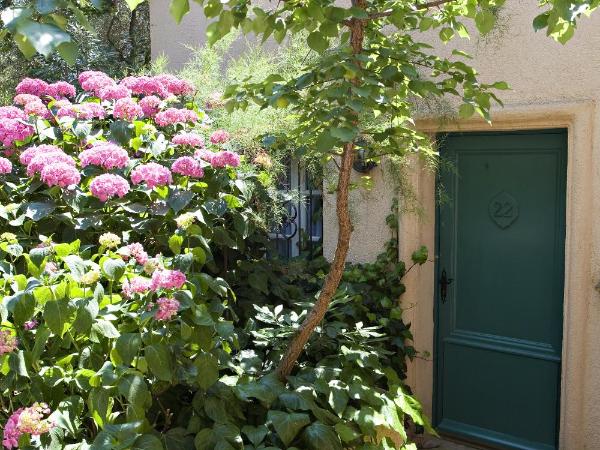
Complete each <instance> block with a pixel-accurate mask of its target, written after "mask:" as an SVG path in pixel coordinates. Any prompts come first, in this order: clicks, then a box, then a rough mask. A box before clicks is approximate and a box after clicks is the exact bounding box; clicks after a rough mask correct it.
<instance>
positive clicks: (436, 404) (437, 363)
mask: <svg viewBox="0 0 600 450" xmlns="http://www.w3.org/2000/svg"><path fill="white" fill-rule="evenodd" d="M568 133H569V131H568V128H566V127H561V128H555V127H553V128H542V129H530V130H488V131H482V130H479V131H468V132H465V131H460V132H443V133H437V134H436V135H435V139H436V142H441V140H442V139H443V138H444V137H445V136H451V135H458V136H460V135H462V136H480V137H482V136H486V135H488V136H490V137H493V136H499V137H501V136H506V135H512V136H518V135H523V136H531V135H536V134H562V135H564V136H566V138H567V141H568V137H569V135H568ZM442 147H443V144H440V146H439V148H440V149H441V148H442ZM564 150H566V151H567V152H568V149H567V148H565V149H564ZM565 156H567V158H568V155H565ZM567 158H565V160H564V164H566V165H567V167H566V168H565V169H566V170H565V173H564V177H563V176H561V179H560V181H561V184H562V183H564V185H563V186H564V187H563V189H564V191H563V193H562V195H561V196H560V197H561V199H562V201H564V202H565V204H564V206H563V208H564V214H565V216H564V218H563V219H562V220H561V222H562V225H563V227H564V228H563V229H564V231H565V233H566V191H567V186H566V171H567V170H568V160H567ZM457 176H458V175H457ZM440 186H441V184H440V174H439V172H438V173H436V176H435V187H436V192H439V188H440ZM440 215H441V207H440V205H439V203H438V204H437V205H436V208H435V249H436V252H435V261H434V281H435V283H434V284H435V285H434V300H433V302H434V303H433V314H434V330H433V392H432V397H433V400H432V401H433V405H432V415H431V418H432V423H433V424H436V423H438V422H439V421H440V420H441V419H442V415H441V410H440V409H441V401H442V399H441V395H442V392H441V389H440V385H441V384H442V376H443V375H442V370H443V367H442V361H441V354H440V353H438V344H439V343H440V342H439V339H440V335H439V332H440V331H439V330H440V327H439V323H440V320H441V317H440V302H439V294H440V293H439V283H438V280H439V279H440V276H441V266H442V264H440V257H439V250H438V249H440V247H441V239H442V233H441V229H440ZM565 239H566V236H565ZM564 245H565V248H564V250H563V251H566V241H565V242H564ZM565 271H566V268H565V267H564V261H563V267H562V272H563V284H564V277H565ZM564 295H565V294H564V290H563V298H562V302H561V306H562V308H561V317H562V318H564V309H565V308H564V303H565V299H564ZM563 338H564V335H563ZM562 347H563V342H562V341H561V353H562ZM560 364H561V370H562V360H561V363H560ZM557 388H558V392H557V395H558V400H559V402H558V404H557V405H556V407H557V408H558V411H557V423H556V424H555V426H556V427H557V428H558V429H557V431H558V434H557V437H556V439H557V440H556V445H558V435H559V433H560V420H559V419H560V412H561V404H560V396H561V387H560V380H559V386H557ZM448 436H452V435H450V434H448ZM456 438H457V439H461V440H466V441H469V438H467V437H461V436H456ZM474 442H475V441H474ZM480 445H486V446H488V445H489V446H492V447H495V444H492V443H489V442H488V443H480ZM497 445H500V444H497Z"/></svg>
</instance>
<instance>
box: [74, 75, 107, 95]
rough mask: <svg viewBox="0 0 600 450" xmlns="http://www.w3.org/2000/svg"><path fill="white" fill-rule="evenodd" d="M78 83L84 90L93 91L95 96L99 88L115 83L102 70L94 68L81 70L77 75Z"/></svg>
mask: <svg viewBox="0 0 600 450" xmlns="http://www.w3.org/2000/svg"><path fill="white" fill-rule="evenodd" d="M78 80H79V84H80V85H81V87H82V88H83V89H84V90H86V91H90V92H93V93H94V94H96V96H97V95H98V94H99V93H100V89H102V88H103V87H106V86H111V85H114V84H115V81H114V80H113V79H112V78H111V77H109V76H108V75H106V74H105V73H104V72H99V71H96V70H88V71H85V72H81V73H80V74H79V77H78Z"/></svg>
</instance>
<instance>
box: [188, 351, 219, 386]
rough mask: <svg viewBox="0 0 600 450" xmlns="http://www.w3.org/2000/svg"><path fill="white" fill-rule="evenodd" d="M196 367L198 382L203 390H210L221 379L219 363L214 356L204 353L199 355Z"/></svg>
mask: <svg viewBox="0 0 600 450" xmlns="http://www.w3.org/2000/svg"><path fill="white" fill-rule="evenodd" d="M194 365H195V366H196V368H197V369H198V377H197V378H196V380H197V381H198V384H199V385H200V387H201V388H202V389H204V390H206V389H208V388H209V387H211V386H212V385H213V384H215V383H216V382H217V380H218V379H219V361H218V360H217V358H215V357H214V356H213V355H212V354H210V353H202V354H200V355H198V357H197V358H196V360H195V361H194Z"/></svg>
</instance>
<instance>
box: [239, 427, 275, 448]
mask: <svg viewBox="0 0 600 450" xmlns="http://www.w3.org/2000/svg"><path fill="white" fill-rule="evenodd" d="M242 433H244V434H245V435H246V436H247V437H248V439H249V440H250V442H252V445H254V446H255V447H258V446H259V445H260V444H261V443H262V441H263V440H264V439H265V437H266V436H267V434H268V433H269V429H268V428H267V426H266V425H259V426H257V427H253V426H251V425H244V427H243V428H242Z"/></svg>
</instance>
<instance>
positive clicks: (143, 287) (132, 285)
mask: <svg viewBox="0 0 600 450" xmlns="http://www.w3.org/2000/svg"><path fill="white" fill-rule="evenodd" d="M151 285H152V282H151V280H150V279H149V278H144V277H134V278H132V279H131V280H127V279H126V280H125V281H123V289H122V290H123V295H125V297H127V298H131V297H132V296H133V294H145V293H146V292H149V291H150V289H151Z"/></svg>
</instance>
